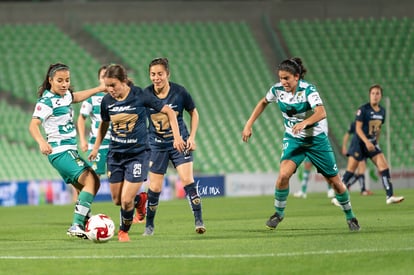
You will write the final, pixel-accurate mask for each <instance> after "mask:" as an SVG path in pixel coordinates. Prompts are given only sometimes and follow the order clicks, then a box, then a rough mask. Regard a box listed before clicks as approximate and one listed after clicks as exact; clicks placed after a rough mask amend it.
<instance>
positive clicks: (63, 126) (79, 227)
mask: <svg viewBox="0 0 414 275" xmlns="http://www.w3.org/2000/svg"><path fill="white" fill-rule="evenodd" d="M103 90H105V86H103V85H101V86H99V87H96V88H93V89H89V90H85V91H80V92H76V93H74V92H72V88H71V85H70V71H69V67H68V66H67V65H65V64H62V63H56V64H52V65H50V66H49V69H48V71H47V73H46V77H45V79H44V81H43V84H42V85H41V86H40V87H39V90H38V95H39V99H38V101H37V103H36V106H35V110H34V112H33V116H32V120H31V122H30V125H29V131H30V134H31V135H32V137H33V139H34V140H35V141H36V142H37V143H38V144H39V149H40V151H41V152H42V154H44V155H46V156H48V159H49V162H50V163H51V164H52V166H53V167H54V168H55V169H56V170H57V171H58V172H59V173H60V175H61V176H62V178H63V180H64V181H65V182H66V183H67V184H72V185H73V186H74V187H75V188H76V189H77V190H78V191H79V196H78V200H77V202H76V205H75V210H74V214H73V220H72V226H71V227H70V228H69V229H68V230H67V234H68V235H70V236H77V237H80V238H86V235H85V232H84V226H85V221H86V219H87V216H88V214H89V213H90V211H91V204H92V202H93V199H94V197H95V195H96V193H97V192H98V189H99V186H100V181H99V177H98V176H97V175H96V173H95V171H93V169H92V168H91V167H90V166H89V164H88V163H87V162H86V161H85V160H84V159H82V158H81V157H80V156H79V154H78V151H77V141H76V128H75V126H74V123H73V109H72V103H76V102H81V101H83V100H85V99H87V98H88V97H90V96H92V95H94V94H96V93H98V92H100V91H103ZM40 126H43V128H44V131H45V133H46V136H47V139H45V138H44V137H43V135H42V133H41V131H40Z"/></svg>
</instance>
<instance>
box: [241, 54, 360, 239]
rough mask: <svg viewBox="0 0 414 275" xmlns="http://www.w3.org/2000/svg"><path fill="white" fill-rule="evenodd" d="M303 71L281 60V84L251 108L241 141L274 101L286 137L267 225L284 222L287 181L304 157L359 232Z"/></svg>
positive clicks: (322, 115) (316, 100) (315, 94)
mask: <svg viewBox="0 0 414 275" xmlns="http://www.w3.org/2000/svg"><path fill="white" fill-rule="evenodd" d="M305 73H306V69H305V67H304V66H303V64H302V60H301V59H300V58H298V57H296V58H291V59H286V60H284V61H282V62H281V63H280V64H279V66H278V68H277V74H278V76H279V79H280V82H278V83H276V84H275V85H273V86H272V87H271V88H270V90H269V91H268V92H267V94H266V96H265V97H264V98H262V99H261V100H260V101H259V102H258V103H257V105H256V107H255V108H254V110H253V112H252V114H251V115H250V118H249V119H248V120H247V122H246V124H245V126H244V129H243V132H242V139H243V141H244V142H247V141H248V140H249V138H250V137H251V136H252V127H253V124H254V122H255V121H256V119H257V118H258V117H259V116H260V115H261V114H262V112H263V111H264V110H265V108H266V107H267V105H268V104H269V103H271V102H276V103H278V105H279V108H280V110H281V112H282V115H283V119H284V126H285V134H284V137H283V144H282V146H283V147H282V156H281V162H280V170H279V176H278V178H277V180H276V186H275V200H274V207H275V210H276V212H275V213H274V214H273V215H272V216H271V217H270V218H269V219H268V221H267V222H266V226H267V227H268V228H269V229H275V228H276V227H277V226H278V224H279V223H280V222H281V221H282V220H283V219H284V216H285V207H286V202H287V198H288V195H289V180H290V178H291V177H292V175H293V174H294V173H295V171H296V169H297V167H298V166H299V165H300V164H301V163H302V161H303V160H304V159H305V157H308V158H309V160H310V161H311V162H312V164H313V165H314V166H315V167H316V169H317V170H318V172H319V173H321V174H322V175H323V176H324V177H325V179H326V181H327V183H328V184H330V185H331V186H332V187H333V188H334V190H335V193H336V195H335V196H336V199H337V200H338V201H339V203H340V204H341V207H342V210H343V211H344V213H345V217H346V221H347V224H348V227H349V229H350V230H351V231H358V230H359V229H360V226H359V224H358V220H357V219H356V217H355V214H354V213H353V211H352V207H351V202H350V198H349V193H348V190H347V188H346V186H345V184H344V183H343V182H342V181H341V178H340V177H339V175H338V173H339V171H338V168H337V165H336V160H335V156H334V153H333V150H332V147H331V144H330V142H329V139H328V136H327V134H326V133H327V129H325V126H326V124H325V123H321V121H323V120H324V119H326V112H325V108H324V106H323V102H322V100H321V98H320V96H319V93H318V91H317V90H316V87H315V86H314V85H312V84H311V83H308V82H307V81H305V80H304V79H303V78H304V75H305Z"/></svg>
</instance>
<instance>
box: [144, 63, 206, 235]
mask: <svg viewBox="0 0 414 275" xmlns="http://www.w3.org/2000/svg"><path fill="white" fill-rule="evenodd" d="M149 75H150V79H151V82H152V84H151V85H150V86H148V87H147V88H145V90H144V92H145V93H147V94H148V95H150V96H151V97H153V98H157V99H159V100H161V101H162V102H163V103H164V104H166V105H168V106H170V107H171V108H172V109H173V110H174V112H175V113H176V114H177V120H178V125H179V127H180V133H181V136H182V137H183V139H184V140H185V142H186V147H185V151H184V152H180V151H179V150H177V149H175V148H174V146H173V136H172V131H171V130H172V129H171V125H170V123H168V118H167V117H166V115H165V114H163V113H160V112H159V111H158V110H155V109H153V108H149V109H148V119H149V144H150V147H151V157H150V172H149V188H148V204H147V206H148V207H147V217H146V225H145V232H144V234H143V235H144V236H150V235H153V234H154V218H155V213H156V210H157V207H158V203H159V197H160V193H161V189H162V185H163V181H164V175H165V173H166V172H167V168H168V163H169V162H170V161H171V162H172V164H173V165H174V167H175V168H176V169H177V172H178V176H179V177H180V180H181V181H182V183H183V185H184V190H185V192H186V195H187V198H188V201H189V203H190V206H191V209H192V211H193V214H194V219H195V231H196V232H197V233H199V234H203V233H204V232H205V231H206V228H205V226H204V223H203V218H202V208H201V198H200V195H199V193H198V189H197V184H196V183H195V182H194V176H193V154H192V151H194V150H195V149H196V142H195V137H196V132H197V128H198V121H199V116H198V112H197V109H196V106H195V103H194V101H193V99H192V97H191V95H190V94H189V93H188V92H187V90H186V89H185V88H184V87H183V86H181V85H178V84H176V83H173V82H170V81H169V77H170V67H169V62H168V59H167V58H156V59H153V60H152V61H151V62H150V64H149ZM184 111H186V112H187V113H188V114H189V115H190V118H191V120H190V124H191V127H190V131H188V129H187V127H186V125H185V123H184V119H183V115H184Z"/></svg>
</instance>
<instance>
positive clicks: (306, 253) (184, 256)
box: [0, 247, 414, 260]
mask: <svg viewBox="0 0 414 275" xmlns="http://www.w3.org/2000/svg"><path fill="white" fill-rule="evenodd" d="M403 251H414V247H405V248H397V249H349V250H346V249H345V250H321V251H304V252H286V253H264V254H220V255H203V254H181V255H85V256H0V260H52V259H53V260H59V259H61V260H67V259H84V260H87V259H187V258H198V259H223V258H268V257H301V256H312V255H335V254H354V253H382V252H403Z"/></svg>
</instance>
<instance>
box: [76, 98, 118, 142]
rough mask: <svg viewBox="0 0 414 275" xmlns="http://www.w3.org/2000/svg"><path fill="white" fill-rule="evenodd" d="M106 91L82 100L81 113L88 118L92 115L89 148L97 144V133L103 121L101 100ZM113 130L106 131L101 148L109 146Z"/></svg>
mask: <svg viewBox="0 0 414 275" xmlns="http://www.w3.org/2000/svg"><path fill="white" fill-rule="evenodd" d="M104 95H105V93H103V92H102V93H98V94H96V95H93V96H91V97H89V98H88V99H87V100H85V101H83V102H82V106H81V108H80V114H81V115H82V116H83V117H85V118H87V117H90V119H91V131H90V133H89V142H88V147H89V149H92V148H93V145H94V144H95V140H96V135H97V133H98V128H99V124H100V123H101V121H102V119H101V102H102V98H103V97H104ZM110 137H111V132H110V130H108V132H107V133H106V135H105V137H104V140H103V141H102V145H101V147H100V148H108V146H109V142H110Z"/></svg>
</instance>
